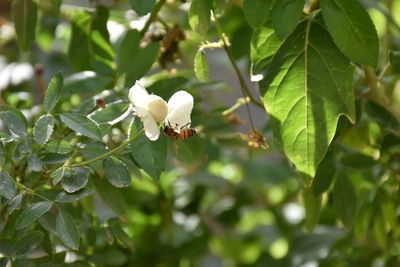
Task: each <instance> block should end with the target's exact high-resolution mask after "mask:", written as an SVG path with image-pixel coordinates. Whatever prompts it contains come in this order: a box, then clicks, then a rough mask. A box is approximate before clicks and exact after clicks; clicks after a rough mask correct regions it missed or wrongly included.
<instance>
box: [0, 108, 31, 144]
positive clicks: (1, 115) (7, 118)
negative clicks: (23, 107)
mask: <svg viewBox="0 0 400 267" xmlns="http://www.w3.org/2000/svg"><path fill="white" fill-rule="evenodd" d="M0 119H2V120H3V122H4V123H5V124H6V125H7V127H8V129H9V130H10V131H12V132H13V133H15V134H16V135H18V136H19V137H25V136H26V134H27V128H28V122H27V121H26V118H25V117H24V115H23V114H22V112H21V111H19V110H18V109H16V108H14V107H11V106H6V105H3V106H0Z"/></svg>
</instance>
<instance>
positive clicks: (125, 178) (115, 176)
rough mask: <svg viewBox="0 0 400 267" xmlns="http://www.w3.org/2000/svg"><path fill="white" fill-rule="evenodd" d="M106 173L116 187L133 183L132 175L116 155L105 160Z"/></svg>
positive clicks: (104, 168)
mask: <svg viewBox="0 0 400 267" xmlns="http://www.w3.org/2000/svg"><path fill="white" fill-rule="evenodd" d="M103 170H104V175H105V176H106V178H107V180H108V181H109V182H110V183H111V184H112V185H114V186H116V187H127V186H129V184H130V183H131V175H130V173H129V170H128V168H127V167H126V166H125V164H124V163H123V162H122V161H120V160H119V159H117V158H116V157H108V158H105V159H104V160H103Z"/></svg>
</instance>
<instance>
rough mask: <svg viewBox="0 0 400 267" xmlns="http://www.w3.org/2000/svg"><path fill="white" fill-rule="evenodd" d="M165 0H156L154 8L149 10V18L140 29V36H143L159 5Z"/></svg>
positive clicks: (159, 7)
mask: <svg viewBox="0 0 400 267" xmlns="http://www.w3.org/2000/svg"><path fill="white" fill-rule="evenodd" d="M165 2H166V0H160V1H158V2H157V4H156V6H155V7H154V9H153V10H152V11H151V14H150V17H149V19H148V20H147V21H146V24H145V25H144V27H143V29H142V30H141V31H140V36H142V37H143V36H144V35H145V33H146V32H147V30H148V29H149V27H150V25H151V23H153V21H154V20H155V19H156V18H157V14H158V12H159V11H160V9H161V7H162V6H163V5H164V4H165Z"/></svg>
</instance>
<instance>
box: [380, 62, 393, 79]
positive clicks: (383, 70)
mask: <svg viewBox="0 0 400 267" xmlns="http://www.w3.org/2000/svg"><path fill="white" fill-rule="evenodd" d="M389 67H390V63H386V65H385V67H383V69H382V71H381V73H380V74H379V76H378V81H381V80H382V78H383V76H384V75H385V73H386V71H387V70H388V69H389Z"/></svg>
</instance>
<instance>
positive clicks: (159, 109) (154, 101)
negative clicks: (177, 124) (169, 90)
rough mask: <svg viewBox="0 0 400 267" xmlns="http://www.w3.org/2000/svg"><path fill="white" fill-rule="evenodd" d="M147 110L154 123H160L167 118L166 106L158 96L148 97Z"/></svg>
mask: <svg viewBox="0 0 400 267" xmlns="http://www.w3.org/2000/svg"><path fill="white" fill-rule="evenodd" d="M147 110H148V111H149V112H150V114H151V115H152V116H153V118H154V120H155V121H156V122H162V121H164V119H165V117H167V114H168V105H167V103H166V102H165V101H164V99H162V98H161V97H159V96H158V95H149V96H148V97H147Z"/></svg>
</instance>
